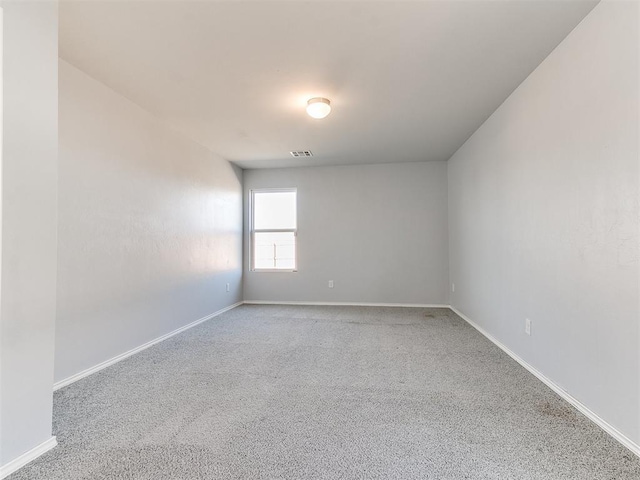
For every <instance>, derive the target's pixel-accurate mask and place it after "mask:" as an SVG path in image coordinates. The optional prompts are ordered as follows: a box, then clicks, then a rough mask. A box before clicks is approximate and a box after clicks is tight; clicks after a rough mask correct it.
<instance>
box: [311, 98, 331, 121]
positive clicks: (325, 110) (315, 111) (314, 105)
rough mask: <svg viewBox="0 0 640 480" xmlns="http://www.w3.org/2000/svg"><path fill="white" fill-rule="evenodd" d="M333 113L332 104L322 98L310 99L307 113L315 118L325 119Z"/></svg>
mask: <svg viewBox="0 0 640 480" xmlns="http://www.w3.org/2000/svg"><path fill="white" fill-rule="evenodd" d="M330 112H331V102H330V101H329V100H328V99H326V98H322V97H314V98H310V99H309V101H308V102H307V113H308V114H309V116H310V117H313V118H324V117H326V116H327V115H329V113H330Z"/></svg>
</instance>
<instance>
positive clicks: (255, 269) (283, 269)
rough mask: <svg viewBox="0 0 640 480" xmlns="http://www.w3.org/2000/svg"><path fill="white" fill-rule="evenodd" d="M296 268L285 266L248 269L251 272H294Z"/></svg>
mask: <svg viewBox="0 0 640 480" xmlns="http://www.w3.org/2000/svg"><path fill="white" fill-rule="evenodd" d="M297 271H298V270H295V269H294V270H289V269H286V268H254V269H251V270H249V272H251V273H296V272H297Z"/></svg>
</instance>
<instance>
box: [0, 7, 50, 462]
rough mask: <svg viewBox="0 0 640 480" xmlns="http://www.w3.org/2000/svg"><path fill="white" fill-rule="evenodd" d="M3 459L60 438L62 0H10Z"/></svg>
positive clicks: (0, 360) (0, 420)
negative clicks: (55, 424)
mask: <svg viewBox="0 0 640 480" xmlns="http://www.w3.org/2000/svg"><path fill="white" fill-rule="evenodd" d="M2 7H3V16H4V35H3V46H4V52H3V61H2V63H3V65H2V68H3V72H4V79H3V83H4V85H3V100H4V112H3V132H2V137H3V145H2V186H1V192H2V194H1V196H2V287H1V288H2V289H1V300H2V301H1V304H2V306H1V309H0V466H5V465H7V464H8V463H9V462H11V461H12V460H15V459H16V458H17V457H19V456H20V455H22V454H24V453H26V452H27V451H29V450H31V449H33V448H34V447H36V446H38V445H40V444H42V443H43V442H45V441H48V440H50V439H51V406H52V389H53V350H54V326H55V314H56V197H57V185H58V183H57V155H58V6H57V3H56V2H4V3H3V4H2Z"/></svg>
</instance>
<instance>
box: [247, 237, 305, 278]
mask: <svg viewBox="0 0 640 480" xmlns="http://www.w3.org/2000/svg"><path fill="white" fill-rule="evenodd" d="M254 241H255V244H254V252H253V254H254V268H256V269H261V268H264V269H269V268H274V269H286V270H293V269H295V267H296V238H295V235H294V233H293V232H283V233H280V232H279V233H271V232H256V233H254Z"/></svg>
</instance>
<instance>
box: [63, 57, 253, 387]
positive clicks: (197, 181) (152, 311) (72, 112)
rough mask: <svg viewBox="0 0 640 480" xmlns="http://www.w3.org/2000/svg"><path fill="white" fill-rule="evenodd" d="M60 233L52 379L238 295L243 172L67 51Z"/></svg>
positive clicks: (150, 337) (237, 298)
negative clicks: (77, 63) (86, 69)
mask: <svg viewBox="0 0 640 480" xmlns="http://www.w3.org/2000/svg"><path fill="white" fill-rule="evenodd" d="M58 235H59V236H58V239H59V249H58V316H57V325H56V361H55V379H56V381H61V380H63V379H65V378H68V377H69V376H71V375H74V374H77V373H79V372H81V371H83V370H85V369H87V368H91V367H93V366H95V365H96V364H98V363H101V362H103V361H106V360H109V359H111V358H113V357H114V356H116V355H119V354H122V353H125V352H127V351H129V350H131V349H133V348H136V347H138V346H140V345H142V344H144V343H146V342H148V341H151V340H153V339H155V338H157V337H160V336H162V335H164V334H166V333H169V332H171V331H173V330H175V329H177V328H180V327H182V326H184V325H186V324H189V323H191V322H193V321H195V320H198V319H200V318H203V317H205V316H207V315H210V314H212V313H214V312H216V311H218V310H220V309H222V308H224V307H227V306H229V305H232V304H234V303H236V302H239V301H241V300H242V282H241V275H242V268H241V267H242V171H241V170H240V169H238V168H236V167H233V166H232V165H231V164H230V163H229V162H227V161H225V160H223V159H220V158H218V157H216V156H215V155H214V154H212V153H211V152H210V151H209V150H207V149H205V148H204V147H202V146H200V145H197V144H195V143H194V142H192V141H189V140H186V139H184V138H182V137H181V136H180V135H179V134H176V133H174V132H173V131H171V130H169V129H167V128H165V127H164V126H163V125H162V124H160V123H159V121H158V120H156V119H155V118H154V117H153V116H151V115H150V114H149V113H147V112H145V111H144V110H142V109H141V108H139V107H138V106H136V105H135V104H133V103H131V102H130V101H128V100H126V99H125V98H124V97H122V96H120V95H119V94H117V93H115V92H114V91H112V90H110V89H109V88H107V87H105V86H104V85H102V84H100V83H98V82H97V81H95V80H93V79H92V78H90V77H89V76H87V75H86V74H85V73H83V72H81V71H80V70H78V69H76V68H75V67H73V66H71V65H70V64H68V63H66V62H64V61H60V197H59V234H58ZM227 283H229V290H230V291H229V292H227V291H226V284H227Z"/></svg>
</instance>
